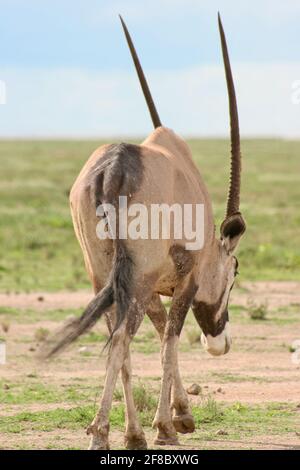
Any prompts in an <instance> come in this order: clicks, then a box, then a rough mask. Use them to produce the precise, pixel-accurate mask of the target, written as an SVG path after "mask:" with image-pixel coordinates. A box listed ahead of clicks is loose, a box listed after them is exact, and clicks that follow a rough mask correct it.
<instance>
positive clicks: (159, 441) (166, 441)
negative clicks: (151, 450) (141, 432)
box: [154, 436, 179, 446]
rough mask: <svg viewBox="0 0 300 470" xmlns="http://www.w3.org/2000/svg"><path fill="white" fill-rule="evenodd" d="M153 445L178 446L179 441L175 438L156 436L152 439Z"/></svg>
mask: <svg viewBox="0 0 300 470" xmlns="http://www.w3.org/2000/svg"><path fill="white" fill-rule="evenodd" d="M154 444H155V445H156V446H179V441H178V439H177V437H159V436H157V438H156V439H154Z"/></svg>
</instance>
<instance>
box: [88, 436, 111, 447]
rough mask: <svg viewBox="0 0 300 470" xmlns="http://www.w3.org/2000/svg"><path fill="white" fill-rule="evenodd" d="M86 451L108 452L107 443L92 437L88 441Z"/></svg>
mask: <svg viewBox="0 0 300 470" xmlns="http://www.w3.org/2000/svg"><path fill="white" fill-rule="evenodd" d="M88 450H109V445H108V442H103V441H102V439H100V438H99V437H95V436H93V437H92V438H91V440H90V445H89V447H88Z"/></svg>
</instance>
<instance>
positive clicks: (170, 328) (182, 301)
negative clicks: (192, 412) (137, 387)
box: [153, 278, 196, 445]
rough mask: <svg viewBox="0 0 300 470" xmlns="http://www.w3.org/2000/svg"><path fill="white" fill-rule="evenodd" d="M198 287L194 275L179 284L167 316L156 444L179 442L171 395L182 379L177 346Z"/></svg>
mask: <svg viewBox="0 0 300 470" xmlns="http://www.w3.org/2000/svg"><path fill="white" fill-rule="evenodd" d="M195 291H196V286H195V284H194V282H193V279H191V278H190V279H189V280H187V281H186V282H185V286H181V287H178V288H176V290H175V292H174V297H173V300H172V304H171V308H170V312H169V317H168V319H167V324H166V328H165V332H164V337H163V344H162V368H163V376H162V381H161V392H160V398H159V403H158V408H157V412H156V415H155V419H154V422H153V426H154V427H156V428H157V437H156V439H155V444H158V445H177V444H178V439H177V434H176V428H175V426H174V424H173V422H172V413H171V404H170V397H171V388H172V385H175V383H174V380H175V379H176V378H177V379H178V374H179V373H178V372H176V370H177V371H178V369H177V363H178V358H177V349H178V341H179V335H180V333H181V330H182V326H183V323H184V320H185V317H186V314H187V312H188V310H189V307H190V305H191V303H192V299H193V296H194V294H195ZM180 383H181V381H180ZM184 411H185V410H184Z"/></svg>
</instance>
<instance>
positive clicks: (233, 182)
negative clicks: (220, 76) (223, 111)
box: [218, 13, 241, 217]
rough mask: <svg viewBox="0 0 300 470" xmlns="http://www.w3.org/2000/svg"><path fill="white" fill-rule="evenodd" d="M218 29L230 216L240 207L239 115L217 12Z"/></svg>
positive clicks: (228, 211)
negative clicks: (228, 140) (228, 153)
mask: <svg viewBox="0 0 300 470" xmlns="http://www.w3.org/2000/svg"><path fill="white" fill-rule="evenodd" d="M218 23H219V31H220V37H221V44H222V54H223V61H224V67H225V75H226V82H227V90H228V99H229V113H230V134H231V170H230V183H229V192H228V200H227V210H226V217H230V216H232V215H234V214H236V213H238V212H239V207H240V189H241V148H240V131H239V116H238V109H237V102H236V94H235V88H234V82H233V77H232V72H231V66H230V60H229V55H228V49H227V43H226V37H225V33H224V29H223V25H222V21H221V16H220V13H218Z"/></svg>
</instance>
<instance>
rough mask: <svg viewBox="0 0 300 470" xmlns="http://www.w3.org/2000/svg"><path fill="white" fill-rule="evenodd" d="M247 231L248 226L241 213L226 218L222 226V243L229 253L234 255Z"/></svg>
mask: <svg viewBox="0 0 300 470" xmlns="http://www.w3.org/2000/svg"><path fill="white" fill-rule="evenodd" d="M245 230H246V224H245V221H244V219H243V217H242V214H241V213H240V212H237V213H236V214H233V215H230V216H228V217H226V219H225V220H224V221H223V222H222V225H221V229H220V231H221V241H222V245H223V246H224V247H225V249H226V251H227V253H232V252H233V251H234V250H235V249H236V247H237V244H238V242H239V240H240V238H241V236H242V235H243V233H244V232H245Z"/></svg>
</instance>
